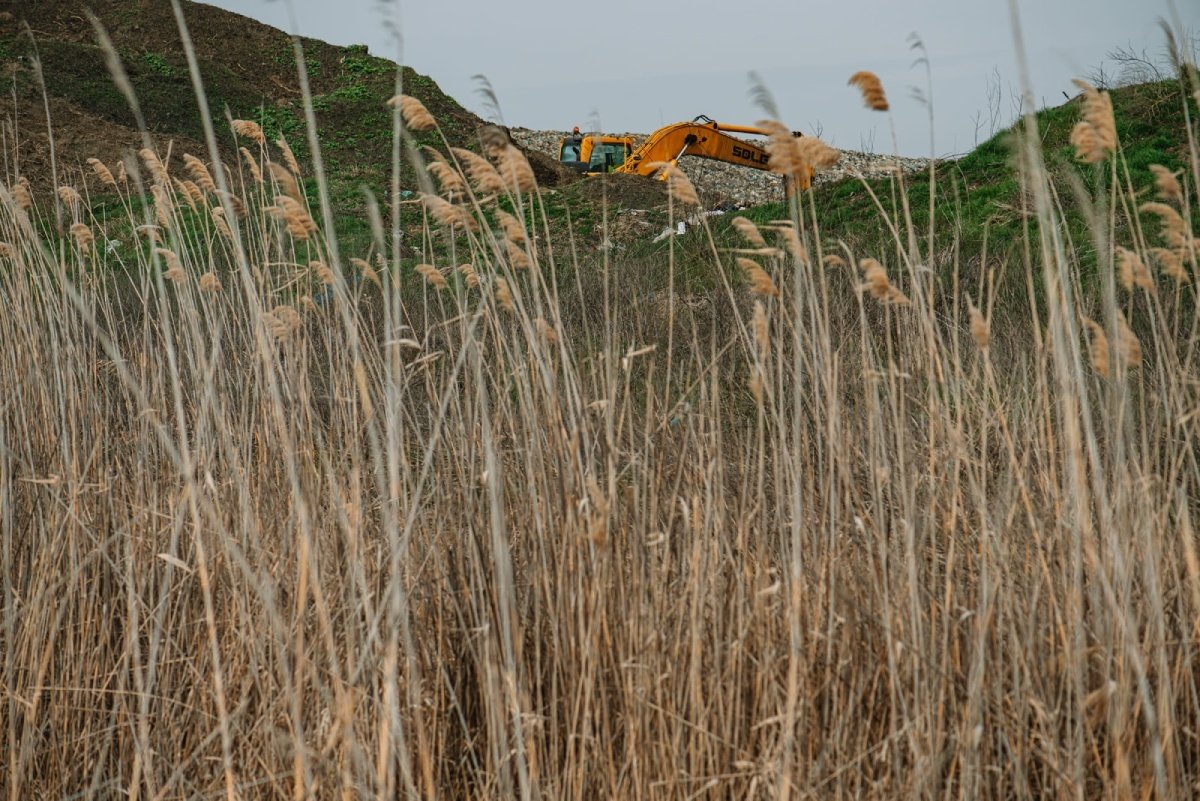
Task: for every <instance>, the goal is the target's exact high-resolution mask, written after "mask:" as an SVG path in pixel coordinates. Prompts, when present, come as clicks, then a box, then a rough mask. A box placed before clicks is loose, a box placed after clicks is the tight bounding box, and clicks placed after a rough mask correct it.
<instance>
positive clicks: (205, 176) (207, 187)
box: [183, 153, 217, 192]
mask: <svg viewBox="0 0 1200 801" xmlns="http://www.w3.org/2000/svg"><path fill="white" fill-rule="evenodd" d="M183 167H184V169H185V170H187V172H188V174H189V175H191V176H192V180H194V181H195V182H196V185H197V186H199V187H200V188H201V189H203V190H204V191H205V192H216V191H217V182H216V181H214V180H213V177H212V174H211V173H209V171H208V167H206V166H204V162H202V161H201V160H200V159H198V158H196V157H195V156H193V155H192V154H191V153H184V154H183Z"/></svg>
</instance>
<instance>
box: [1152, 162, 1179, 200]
mask: <svg viewBox="0 0 1200 801" xmlns="http://www.w3.org/2000/svg"><path fill="white" fill-rule="evenodd" d="M1150 172H1152V173H1154V188H1155V189H1156V190H1157V191H1158V198H1159V200H1165V201H1170V202H1174V203H1178V202H1179V201H1181V200H1183V187H1181V186H1180V185H1179V177H1178V173H1174V172H1171V171H1170V170H1168V169H1167V168H1166V167H1164V166H1163V165H1161V164H1151V165H1150Z"/></svg>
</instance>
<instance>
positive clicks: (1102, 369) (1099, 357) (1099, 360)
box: [1083, 317, 1109, 378]
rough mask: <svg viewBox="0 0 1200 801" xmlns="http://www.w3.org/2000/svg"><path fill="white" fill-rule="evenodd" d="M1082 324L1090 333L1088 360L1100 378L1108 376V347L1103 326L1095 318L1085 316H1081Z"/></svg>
mask: <svg viewBox="0 0 1200 801" xmlns="http://www.w3.org/2000/svg"><path fill="white" fill-rule="evenodd" d="M1083 324H1084V325H1086V326H1087V329H1088V331H1089V332H1090V333H1091V342H1090V343H1089V344H1088V356H1089V361H1091V363H1092V369H1093V370H1095V371H1096V375H1098V376H1100V377H1101V378H1108V375H1109V367H1108V364H1109V361H1108V351H1109V348H1108V337H1107V336H1106V335H1105V333H1104V328H1103V327H1101V325H1100V324H1099V323H1097V322H1096V321H1095V320H1091V319H1089V318H1087V317H1085V318H1083Z"/></svg>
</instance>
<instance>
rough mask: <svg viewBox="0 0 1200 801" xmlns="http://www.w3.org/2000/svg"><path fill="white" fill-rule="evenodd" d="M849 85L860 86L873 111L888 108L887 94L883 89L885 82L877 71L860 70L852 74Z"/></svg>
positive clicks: (859, 88)
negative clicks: (880, 78)
mask: <svg viewBox="0 0 1200 801" xmlns="http://www.w3.org/2000/svg"><path fill="white" fill-rule="evenodd" d="M848 85H850V86H857V87H858V91H859V92H861V93H862V98H863V103H864V104H865V105H866V107H867V108H869V109H871V110H872V111H887V110H888V101H887V94H886V93H884V91H883V82H882V81H880V80H879V76H878V75H876V74H875V73H873V72H869V71H867V70H859V71H858V72H856V73H854V74H853V75H851V76H850V80H849V82H848Z"/></svg>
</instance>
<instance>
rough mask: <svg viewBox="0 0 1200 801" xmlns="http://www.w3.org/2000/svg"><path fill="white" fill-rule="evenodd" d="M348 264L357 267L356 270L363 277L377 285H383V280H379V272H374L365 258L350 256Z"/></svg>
mask: <svg viewBox="0 0 1200 801" xmlns="http://www.w3.org/2000/svg"><path fill="white" fill-rule="evenodd" d="M350 264H351V265H353V266H354V267H357V268H358V272H359V274H360V275H362V277H363V278H365V279H366V280H368V281H370V282H371V283H372V284H374V285H375V286H377V287H381V288H382V287H383V282H381V281H380V280H379V273H377V272H375V270H374V268H372V267H371V265H370V263H369V262H368V261H367V260H366V259H359V258H355V257H351V259H350Z"/></svg>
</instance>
